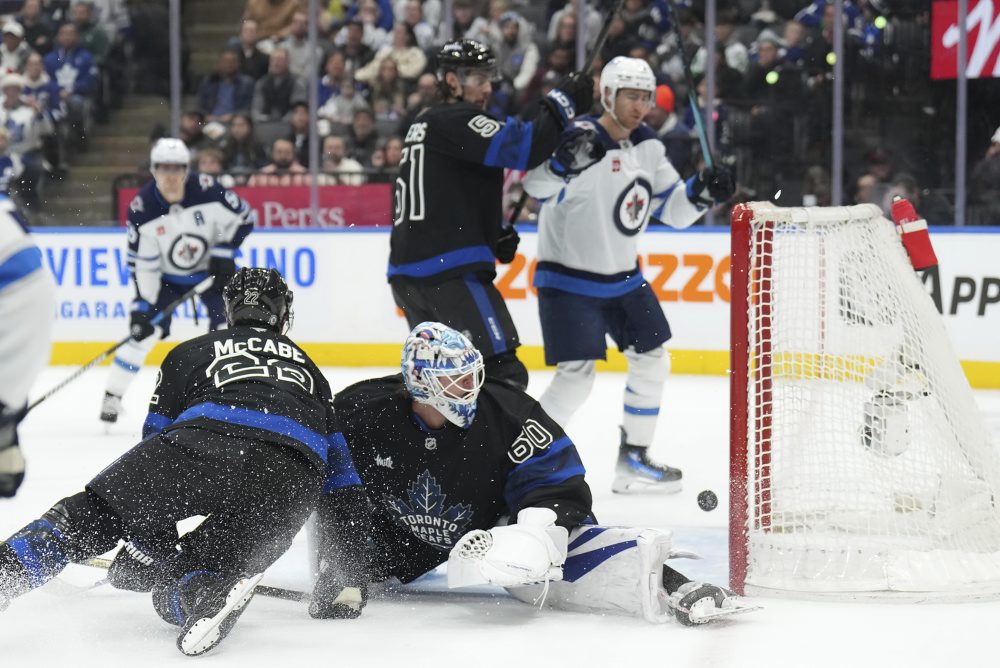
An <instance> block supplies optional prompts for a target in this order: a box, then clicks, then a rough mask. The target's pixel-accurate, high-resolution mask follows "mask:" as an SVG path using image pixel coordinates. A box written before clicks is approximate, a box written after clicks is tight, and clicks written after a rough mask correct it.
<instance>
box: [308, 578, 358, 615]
mask: <svg viewBox="0 0 1000 668" xmlns="http://www.w3.org/2000/svg"><path fill="white" fill-rule="evenodd" d="M333 570H335V569H332V568H328V569H327V570H326V571H324V572H323V573H321V574H320V576H319V580H317V581H316V586H315V587H314V588H313V593H312V601H310V602H309V615H310V616H311V617H312V618H313V619H357V618H358V617H360V616H361V610H362V609H364V607H365V604H366V603H368V585H367V584H362V585H359V586H357V587H350V586H341V584H340V583H339V582H338V581H337V579H336V578H325V577H324V576H325V575H326V574H327V573H329V572H331V571H333Z"/></svg>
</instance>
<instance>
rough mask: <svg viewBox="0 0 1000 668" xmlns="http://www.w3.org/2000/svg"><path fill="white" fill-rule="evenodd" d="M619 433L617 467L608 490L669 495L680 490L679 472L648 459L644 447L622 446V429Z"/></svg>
mask: <svg viewBox="0 0 1000 668" xmlns="http://www.w3.org/2000/svg"><path fill="white" fill-rule="evenodd" d="M621 431H622V440H621V445H620V446H619V448H618V464H617V466H616V467H615V479H614V481H613V482H612V483H611V491H612V492H615V493H616V494H635V493H641V492H658V493H662V494H673V493H675V492H679V491H681V478H682V477H683V475H684V474H683V473H681V470H680V469H675V468H673V467H671V466H667V465H665V464H659V463H657V462H654V461H653V460H652V459H650V458H649V452H648V451H649V448H648V447H644V446H639V445H630V444H628V443H626V442H625V430H624V429H622V430H621Z"/></svg>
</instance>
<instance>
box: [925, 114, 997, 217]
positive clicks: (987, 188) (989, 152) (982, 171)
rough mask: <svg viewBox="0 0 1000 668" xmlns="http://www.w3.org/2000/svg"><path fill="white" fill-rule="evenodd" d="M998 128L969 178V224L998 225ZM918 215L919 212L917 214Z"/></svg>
mask: <svg viewBox="0 0 1000 668" xmlns="http://www.w3.org/2000/svg"><path fill="white" fill-rule="evenodd" d="M998 185H1000V128H997V130H996V132H994V133H993V137H992V139H991V140H990V145H989V147H988V148H987V149H986V154H985V155H984V156H983V159H982V160H980V161H979V162H977V163H976V165H975V166H974V167H973V168H972V174H971V175H970V177H969V204H971V205H972V206H971V207H969V213H970V214H972V215H969V220H970V222H973V223H978V224H984V225H1000V187H998ZM918 213H919V212H918Z"/></svg>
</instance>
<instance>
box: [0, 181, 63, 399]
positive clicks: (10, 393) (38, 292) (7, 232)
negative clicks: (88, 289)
mask: <svg viewBox="0 0 1000 668" xmlns="http://www.w3.org/2000/svg"><path fill="white" fill-rule="evenodd" d="M55 311H56V298H55V282H54V281H53V280H52V274H51V273H49V270H48V268H46V267H45V265H44V262H43V261H42V252H41V251H40V250H39V249H38V247H37V246H36V245H35V244H34V242H33V241H32V240H31V236H30V235H29V234H28V231H27V229H26V228H25V227H24V224H23V221H22V219H21V216H20V214H19V213H17V210H16V209H15V208H14V204H13V202H11V201H10V200H9V199H7V197H6V196H3V195H0V402H3V404H4V405H5V406H6V407H7V408H8V410H17V409H20V408H21V407H22V406H24V404H25V403H26V401H27V398H28V390H30V389H31V385H32V383H33V382H34V380H35V377H36V376H37V375H38V372H39V371H41V370H42V368H43V367H44V366H45V365H46V364H48V361H49V353H50V350H51V346H52V343H51V338H52V324H53V320H54V318H55Z"/></svg>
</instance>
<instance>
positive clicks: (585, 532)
mask: <svg viewBox="0 0 1000 668" xmlns="http://www.w3.org/2000/svg"><path fill="white" fill-rule="evenodd" d="M334 405H335V407H336V411H337V417H338V419H339V421H340V425H341V428H342V430H343V434H344V438H345V439H346V440H347V444H348V448H349V449H350V453H351V458H352V460H353V461H354V463H355V465H356V467H357V471H358V473H359V474H360V476H361V479H362V480H363V481H364V485H365V489H366V491H367V494H368V498H369V502H370V505H371V508H372V510H371V538H370V548H369V554H368V558H367V559H366V560H361V561H359V560H357V558H356V557H357V556H358V555H360V554H361V553H360V552H359V551H358V550H357V549H356V540H357V539H356V534H357V527H352V526H349V525H346V524H345V523H344V518H346V517H355V516H356V513H355V512H345V509H344V504H345V503H354V502H355V499H354V498H353V497H347V496H344V495H343V494H342V493H341V492H340V491H339V490H340V489H341V487H342V482H341V480H340V476H341V474H340V473H339V472H337V471H334V472H333V474H332V475H331V476H330V479H329V481H328V483H327V485H326V489H327V491H328V492H330V493H329V494H327V495H325V496H324V498H323V499H322V501H321V502H320V505H319V508H318V514H319V522H318V526H319V534H320V536H319V545H320V555H319V556H320V570H321V574H320V577H319V580H318V581H317V583H316V586H315V589H314V591H313V599H312V602H311V604H310V610H309V611H310V614H311V615H312V616H314V617H317V618H327V617H335V618H336V617H356V616H357V615H359V614H360V612H361V608H362V607H363V604H364V601H365V599H366V598H367V590H368V584H369V582H370V581H381V580H385V579H387V578H391V577H393V578H397V579H398V580H399V581H401V582H404V583H405V582H410V581H411V580H414V579H416V578H417V577H419V576H420V575H423V574H424V573H426V572H428V571H430V570H432V569H434V568H435V567H437V566H438V565H440V564H442V563H444V562H446V561H447V562H448V580H449V585H450V586H464V585H469V584H483V583H492V584H497V585H501V586H504V587H508V588H509V591H510V592H511V594H512V595H513V596H515V597H516V598H518V599H520V600H524V601H533V600H535V599H537V598H538V597H539V595H540V594H541V592H542V590H543V589H546V588H547V597H546V599H545V600H547V601H548V602H549V603H550V604H552V605H553V606H555V607H559V608H563V609H571V610H582V611H590V612H601V613H607V612H618V613H626V614H635V615H641V616H643V617H645V618H646V619H648V620H650V621H653V622H660V621H665V620H666V619H668V618H669V617H670V616H671V614H673V615H676V616H677V618H678V619H679V620H680V621H681V622H682V623H685V624H697V623H703V622H706V621H709V620H711V619H712V618H714V617H717V616H719V615H727V614H732V613H734V612H743V611H746V610H749V609H752V606H748V605H747V604H746V603H745V602H743V600H742V599H740V598H739V597H737V596H735V595H733V594H732V593H731V592H728V591H726V590H724V589H722V588H720V587H716V586H714V585H708V584H702V583H698V582H692V581H690V580H688V578H686V577H684V576H683V575H681V574H680V573H678V572H677V571H675V570H674V569H672V568H670V567H668V566H666V565H665V564H664V561H665V560H666V559H667V558H669V557H671V556H679V555H680V554H681V553H676V552H674V551H673V550H672V549H671V543H670V533H669V532H666V531H659V530H656V529H634V528H624V527H604V526H598V525H596V524H595V520H594V516H593V513H592V511H591V494H590V488H589V487H588V485H587V483H586V481H585V479H584V473H585V471H584V467H583V463H582V462H581V461H580V456H579V454H578V453H577V450H576V446H575V445H574V444H573V442H572V441H571V440H570V438H569V437H568V436H567V435H566V434H565V433H564V432H563V430H562V429H561V428H560V427H559V425H558V424H556V423H555V422H554V421H553V420H552V419H551V418H550V417H549V416H548V415H546V414H545V411H543V410H542V408H541V406H540V405H539V404H538V402H537V401H535V400H534V399H533V398H531V397H530V396H529V395H527V394H526V393H524V392H522V391H520V390H518V389H516V388H514V387H512V386H511V385H510V384H509V383H506V382H503V381H497V380H493V379H490V378H488V377H487V378H485V379H484V371H483V356H482V355H481V354H480V352H479V351H478V350H476V348H475V347H474V346H473V345H472V343H471V342H470V341H469V340H468V339H467V338H466V337H465V336H463V335H462V334H460V333H459V332H457V331H455V330H453V329H451V328H449V327H446V326H445V325H442V324H440V323H436V322H425V323H421V324H419V325H417V327H416V328H414V329H413V331H412V332H411V333H410V335H409V337H408V338H407V339H406V343H405V344H404V346H403V354H402V373H401V374H396V375H393V376H387V377H385V378H376V379H372V380H366V381H362V382H360V383H357V384H355V385H352V386H350V387H348V388H346V389H344V390H343V391H341V392H339V393H338V394H337V396H336V397H335V399H334ZM504 516H508V517H509V518H510V524H508V525H507V526H500V527H498V526H497V524H498V522H499V521H500V520H501V517H504ZM515 522H516V523H515ZM345 541H346V542H345ZM359 596H360V600H361V604H362V605H353V606H350V607H347V606H345V605H344V604H343V602H344V600H350V601H356V600H357V599H358V597H359Z"/></svg>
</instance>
